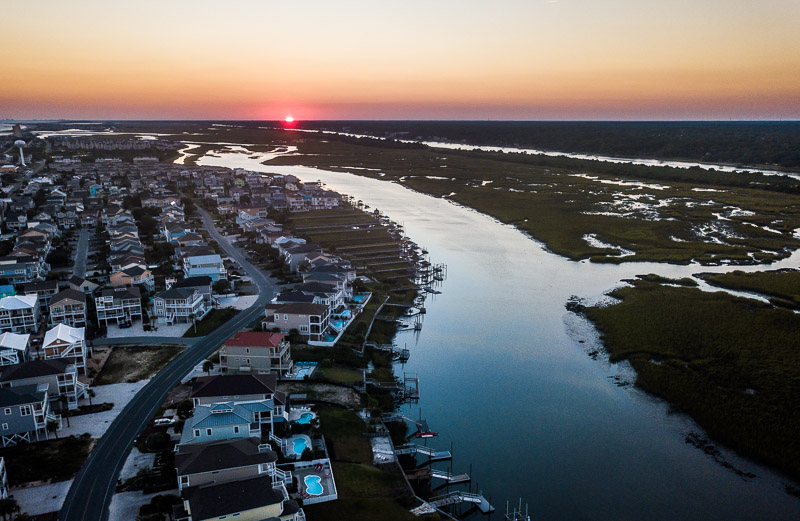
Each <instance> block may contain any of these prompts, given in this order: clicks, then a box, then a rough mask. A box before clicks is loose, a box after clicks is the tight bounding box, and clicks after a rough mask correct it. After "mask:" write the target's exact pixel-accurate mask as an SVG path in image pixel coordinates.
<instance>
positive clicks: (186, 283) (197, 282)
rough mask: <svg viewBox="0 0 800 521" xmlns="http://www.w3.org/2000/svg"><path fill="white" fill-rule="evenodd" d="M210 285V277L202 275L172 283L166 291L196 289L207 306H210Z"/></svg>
mask: <svg viewBox="0 0 800 521" xmlns="http://www.w3.org/2000/svg"><path fill="white" fill-rule="evenodd" d="M211 284H212V281H211V277H209V276H207V275H202V276H198V277H186V278H184V279H183V280H179V281H178V282H175V283H173V284H172V285H171V286H169V287H168V288H167V289H169V288H186V289H196V290H197V291H198V292H199V293H200V294H201V295H202V296H203V300H205V301H206V303H207V304H210V303H211V301H212V296H211Z"/></svg>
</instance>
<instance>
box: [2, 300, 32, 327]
mask: <svg viewBox="0 0 800 521" xmlns="http://www.w3.org/2000/svg"><path fill="white" fill-rule="evenodd" d="M39 317H40V315H39V302H38V296H37V295H14V296H12V297H3V298H1V299H0V332H4V331H10V332H12V333H35V332H36V331H37V330H38V329H39Z"/></svg>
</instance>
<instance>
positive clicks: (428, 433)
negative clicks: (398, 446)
mask: <svg viewBox="0 0 800 521" xmlns="http://www.w3.org/2000/svg"><path fill="white" fill-rule="evenodd" d="M415 434H416V436H417V438H434V437H436V436H438V435H439V433H438V432H433V431H417V432H416V433H415Z"/></svg>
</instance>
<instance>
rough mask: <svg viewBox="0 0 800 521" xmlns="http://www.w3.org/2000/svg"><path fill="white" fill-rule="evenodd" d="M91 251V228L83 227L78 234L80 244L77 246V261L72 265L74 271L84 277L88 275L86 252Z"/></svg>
mask: <svg viewBox="0 0 800 521" xmlns="http://www.w3.org/2000/svg"><path fill="white" fill-rule="evenodd" d="M87 253H89V230H88V229H87V228H81V232H80V234H79V235H78V245H77V246H76V247H75V263H74V264H73V265H72V273H73V274H74V275H77V276H79V277H80V278H84V277H85V276H86V254H87Z"/></svg>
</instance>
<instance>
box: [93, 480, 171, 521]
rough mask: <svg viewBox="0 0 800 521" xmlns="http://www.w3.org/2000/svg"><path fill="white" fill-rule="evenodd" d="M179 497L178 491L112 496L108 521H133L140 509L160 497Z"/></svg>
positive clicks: (130, 493) (121, 493) (122, 493)
mask: <svg viewBox="0 0 800 521" xmlns="http://www.w3.org/2000/svg"><path fill="white" fill-rule="evenodd" d="M165 494H174V495H176V496H177V495H178V489H177V488H176V489H175V490H167V491H165V492H158V493H155V494H142V493H141V492H120V493H118V494H114V495H113V496H111V504H110V505H109V506H108V521H133V520H134V519H136V516H138V515H139V508H140V507H141V506H142V505H146V504H147V503H149V502H150V500H151V499H152V498H154V497H155V496H158V495H165Z"/></svg>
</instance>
